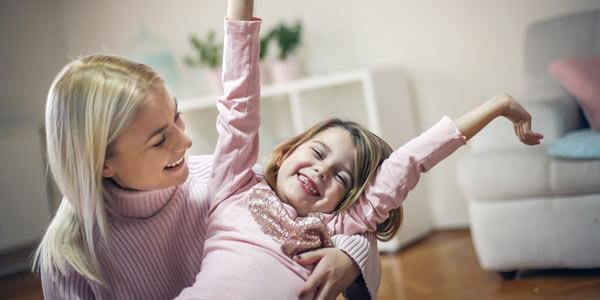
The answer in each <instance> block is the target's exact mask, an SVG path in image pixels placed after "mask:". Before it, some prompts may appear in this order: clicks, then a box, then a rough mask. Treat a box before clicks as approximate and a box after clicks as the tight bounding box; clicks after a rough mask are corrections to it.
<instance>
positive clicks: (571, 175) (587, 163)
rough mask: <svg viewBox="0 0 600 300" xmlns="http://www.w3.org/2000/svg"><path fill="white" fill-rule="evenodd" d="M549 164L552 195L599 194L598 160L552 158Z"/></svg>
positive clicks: (599, 164)
mask: <svg viewBox="0 0 600 300" xmlns="http://www.w3.org/2000/svg"><path fill="white" fill-rule="evenodd" d="M549 162H550V166H549V168H548V170H549V173H548V176H549V178H548V180H549V186H550V189H551V193H552V194H553V195H573V194H592V193H600V160H598V159H595V160H582V159H577V160H576V159H561V158H552V159H550V161H549Z"/></svg>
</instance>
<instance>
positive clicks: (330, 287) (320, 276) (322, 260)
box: [294, 248, 360, 300]
mask: <svg viewBox="0 0 600 300" xmlns="http://www.w3.org/2000/svg"><path fill="white" fill-rule="evenodd" d="M294 260H295V261H296V262H298V263H299V264H303V265H309V264H315V263H316V264H317V265H316V266H315V269H314V270H313V273H312V275H310V277H309V278H308V280H307V281H306V284H305V285H304V286H303V287H302V289H300V290H299V291H298V297H299V298H300V299H319V300H324V299H335V298H336V297H337V296H338V295H339V294H340V293H341V292H342V291H343V290H344V289H346V288H347V287H348V286H350V284H351V283H352V282H354V280H355V279H356V278H357V277H358V275H359V274H360V269H359V268H358V265H357V264H356V263H355V262H354V260H352V259H351V258H350V257H349V256H348V255H347V254H346V253H344V252H343V251H342V250H340V249H337V248H323V249H318V250H314V251H310V252H305V253H302V254H301V255H296V256H294Z"/></svg>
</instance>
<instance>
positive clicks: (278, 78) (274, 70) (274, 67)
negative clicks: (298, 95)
mask: <svg viewBox="0 0 600 300" xmlns="http://www.w3.org/2000/svg"><path fill="white" fill-rule="evenodd" d="M299 77H300V66H299V64H298V61H297V60H296V59H293V58H288V59H286V60H278V61H275V62H273V64H271V80H273V83H283V82H288V81H293V80H296V79H298V78H299Z"/></svg>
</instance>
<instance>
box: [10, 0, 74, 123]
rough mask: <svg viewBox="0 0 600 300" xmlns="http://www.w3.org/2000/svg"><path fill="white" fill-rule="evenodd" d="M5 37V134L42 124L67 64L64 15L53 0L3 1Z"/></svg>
mask: <svg viewBox="0 0 600 300" xmlns="http://www.w3.org/2000/svg"><path fill="white" fill-rule="evenodd" d="M0 37H2V40H1V41H0V44H1V45H2V46H0V72H1V73H0V74H1V75H0V130H1V129H3V128H15V127H38V126H41V125H42V124H43V123H44V105H45V103H46V94H47V93H48V87H49V86H50V82H51V81H52V79H53V78H54V76H55V75H56V73H58V71H59V70H60V68H61V67H62V66H63V65H64V64H65V63H66V61H67V60H66V59H65V51H66V48H65V45H64V44H65V35H64V32H63V24H62V11H61V9H60V7H59V6H57V5H56V3H52V1H43V0H6V1H0Z"/></svg>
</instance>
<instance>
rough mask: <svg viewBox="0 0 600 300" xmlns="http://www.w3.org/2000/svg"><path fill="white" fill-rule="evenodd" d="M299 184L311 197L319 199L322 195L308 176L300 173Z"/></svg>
mask: <svg viewBox="0 0 600 300" xmlns="http://www.w3.org/2000/svg"><path fill="white" fill-rule="evenodd" d="M298 182H299V184H300V187H301V188H302V189H303V190H304V191H305V192H306V193H307V194H308V195H309V196H314V197H319V196H320V195H321V194H320V193H319V190H318V188H317V185H316V184H315V182H314V181H313V180H312V179H310V178H308V177H307V176H306V175H304V174H301V173H298Z"/></svg>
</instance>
